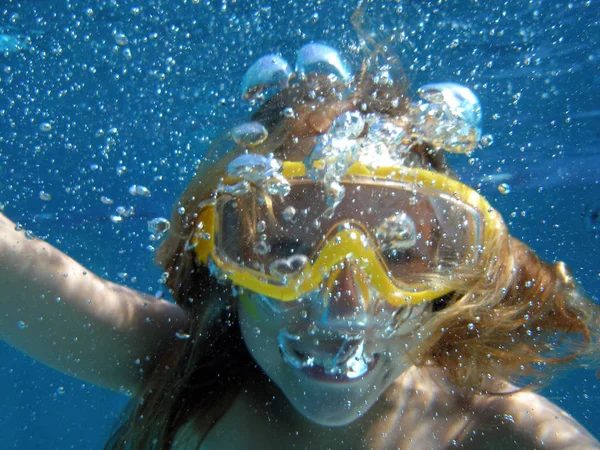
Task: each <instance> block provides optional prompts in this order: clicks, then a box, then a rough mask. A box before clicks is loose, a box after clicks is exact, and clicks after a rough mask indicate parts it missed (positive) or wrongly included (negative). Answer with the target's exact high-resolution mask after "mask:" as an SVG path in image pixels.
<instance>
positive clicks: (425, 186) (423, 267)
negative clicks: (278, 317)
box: [187, 161, 505, 306]
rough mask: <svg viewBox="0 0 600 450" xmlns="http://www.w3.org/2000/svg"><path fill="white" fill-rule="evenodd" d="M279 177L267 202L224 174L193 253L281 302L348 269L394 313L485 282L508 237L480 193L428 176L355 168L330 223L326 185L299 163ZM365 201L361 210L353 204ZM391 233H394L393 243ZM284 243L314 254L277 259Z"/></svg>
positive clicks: (201, 217)
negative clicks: (285, 189)
mask: <svg viewBox="0 0 600 450" xmlns="http://www.w3.org/2000/svg"><path fill="white" fill-rule="evenodd" d="M277 176H278V177H279V178H278V179H279V180H282V179H283V180H284V181H285V182H286V183H289V188H290V189H289V191H290V192H289V193H287V194H286V193H284V194H269V193H268V192H266V190H265V188H264V186H260V185H259V184H257V183H255V182H254V181H252V180H251V181H248V180H247V179H244V177H236V176H231V175H226V176H225V177H224V178H223V179H222V181H221V183H220V184H219V187H218V188H217V189H216V190H215V191H214V192H213V196H212V197H211V198H210V199H208V200H206V201H204V202H202V203H201V205H200V210H199V212H198V216H197V222H196V227H195V229H194V232H193V233H192V235H191V236H190V238H189V240H188V245H187V247H188V248H189V249H193V251H194V252H195V255H196V260H197V262H198V263H199V264H202V265H208V266H210V267H212V268H213V269H214V270H216V271H217V273H218V275H219V278H221V279H226V280H229V281H231V282H232V283H233V284H234V285H236V286H239V287H242V288H244V289H248V290H251V291H254V292H257V293H259V294H261V295H264V296H267V297H270V298H273V299H276V300H280V301H283V302H287V301H292V300H296V299H299V298H301V297H302V296H304V295H306V294H308V293H310V292H312V291H315V290H318V289H320V288H322V287H323V286H324V285H327V283H328V282H329V281H328V279H329V276H330V274H331V273H334V272H336V271H339V268H340V267H341V265H344V264H350V266H351V267H352V270H353V273H355V274H356V276H357V279H358V281H359V282H360V283H363V284H365V283H366V284H368V285H370V286H372V287H374V288H375V289H376V290H377V291H378V293H379V294H380V295H381V296H382V297H383V298H385V299H386V301H387V302H388V303H390V304H392V305H395V306H405V305H409V304H412V305H416V304H421V303H423V302H428V301H432V300H434V299H436V298H439V297H441V296H443V295H445V294H447V293H449V292H451V291H453V290H456V287H457V286H458V285H463V286H464V285H465V284H467V283H470V282H472V281H473V279H475V278H477V277H480V276H481V273H482V271H483V268H484V267H485V266H486V265H487V264H489V262H490V260H491V255H490V248H491V247H493V246H490V245H489V243H491V242H493V241H494V238H495V237H497V236H498V234H499V233H502V232H503V230H504V229H505V225H504V222H503V220H502V217H501V216H500V214H498V213H497V212H496V211H495V210H494V209H493V208H492V207H491V206H490V205H489V203H488V202H487V201H486V199H485V198H484V197H482V196H481V195H479V194H478V193H477V192H476V191H475V190H473V189H471V188H470V187H468V186H466V185H464V184H462V183H460V182H459V181H457V180H454V179H452V178H449V177H447V176H445V175H442V174H440V173H436V172H432V171H428V170H424V169H418V168H408V167H377V168H370V167H367V166H365V165H363V164H361V163H359V162H355V163H354V164H353V165H351V166H350V167H349V169H348V170H347V171H346V173H345V174H344V176H343V177H342V178H341V179H340V180H339V185H340V186H344V187H345V189H346V191H347V192H346V193H345V200H342V202H341V203H340V204H339V205H338V206H334V207H333V208H331V202H330V203H329V205H330V208H329V210H328V212H327V213H326V214H325V213H324V212H323V211H325V209H326V208H325V205H322V204H323V203H324V202H327V198H326V197H327V195H328V194H327V186H325V185H324V183H323V182H322V181H314V180H313V179H312V178H311V177H310V176H309V170H308V169H307V167H306V165H305V164H304V163H303V162H297V161H288V162H282V163H281V170H280V171H279V172H278V174H277ZM361 196H363V197H364V198H363V200H362V202H363V203H364V204H363V205H356V203H355V200H356V197H361ZM344 202H345V203H344ZM313 204H315V205H319V207H317V206H314V208H313V207H312V206H311V205H313ZM396 204H397V205H398V207H396V206H395V205H396ZM286 205H287V206H286ZM290 205H294V206H293V207H291V206H290ZM290 208H292V209H293V210H294V211H295V212H296V217H297V220H298V221H296V222H295V221H294V219H293V218H290V211H291V210H290ZM311 208H312V209H314V211H312V212H311ZM319 208H320V209H319ZM324 208H325V209H324ZM378 208H379V209H378ZM240 210H242V211H241V212H240ZM385 210H387V212H386V211H385ZM307 211H308V212H307ZM407 212H408V213H407ZM286 214H287V215H286ZM386 214H387V215H386ZM279 216H282V217H285V220H284V219H280V218H278V217H279ZM407 217H409V219H407ZM309 219H310V224H312V225H311V226H313V228H312V229H311V230H309V229H308V228H309V225H308V224H309ZM380 220H382V223H383V225H378V221H380ZM302 221H304V222H302ZM299 222H302V223H303V224H302V225H301V224H300V223H299ZM323 224H324V225H323ZM390 229H395V230H396V233H397V234H396V235H394V237H393V239H391V241H390V239H389V236H388V237H386V236H387V235H389V234H390V233H389V230H390ZM398 229H400V231H399V232H398V231H397V230H398ZM407 230H408V231H407ZM431 230H433V231H431ZM298 233H300V235H299V234H298ZM386 233H387V235H386ZM265 236H266V237H265ZM271 236H273V237H272V238H271ZM298 236H300V237H298ZM382 236H383V238H382ZM282 238H283V239H287V240H288V241H291V242H292V243H298V244H304V241H308V242H310V244H311V245H308V246H304V248H299V249H290V250H289V252H288V253H289V254H287V256H285V257H283V258H279V257H278V255H277V254H276V253H277V251H276V249H275V246H277V245H279V244H278V243H279V242H280V241H281V239H282ZM386 239H387V240H386ZM301 241H303V242H301ZM389 242H391V245H389ZM436 242H437V243H436ZM440 242H441V243H440ZM263 243H264V245H262V244H263ZM259 244H260V245H262V247H261V249H260V250H259V249H257V245H259ZM398 249H399V254H400V256H398V255H399V254H398V251H397V250H398ZM411 252H412V254H411ZM281 261H284V266H285V268H286V270H285V271H284V272H285V273H283V274H282V271H281V270H279V269H278V267H279V266H277V264H279V265H281V264H282V263H281Z"/></svg>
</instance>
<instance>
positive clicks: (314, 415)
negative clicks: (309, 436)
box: [290, 398, 374, 427]
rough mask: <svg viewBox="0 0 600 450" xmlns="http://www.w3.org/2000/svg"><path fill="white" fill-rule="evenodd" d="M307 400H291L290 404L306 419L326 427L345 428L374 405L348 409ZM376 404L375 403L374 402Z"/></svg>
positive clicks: (342, 406) (343, 406) (328, 403)
mask: <svg viewBox="0 0 600 450" xmlns="http://www.w3.org/2000/svg"><path fill="white" fill-rule="evenodd" d="M306 400H307V399H304V398H303V399H297V400H296V401H294V400H291V399H290V402H291V403H292V405H293V406H294V408H295V409H296V411H298V413H300V414H301V415H302V416H304V417H305V418H306V419H308V420H310V421H311V422H313V423H316V424H318V425H322V426H324V427H343V426H346V425H348V424H350V423H352V422H354V421H355V420H357V419H359V418H360V417H361V416H363V415H364V414H365V413H366V412H367V411H368V410H369V408H370V407H371V406H373V404H369V405H365V404H363V406H362V408H357V407H352V406H351V407H347V406H345V405H339V404H338V405H334V404H332V403H330V402H327V401H325V402H321V403H322V404H320V405H315V404H310V405H308V404H307V401H306ZM373 403H374V402H373Z"/></svg>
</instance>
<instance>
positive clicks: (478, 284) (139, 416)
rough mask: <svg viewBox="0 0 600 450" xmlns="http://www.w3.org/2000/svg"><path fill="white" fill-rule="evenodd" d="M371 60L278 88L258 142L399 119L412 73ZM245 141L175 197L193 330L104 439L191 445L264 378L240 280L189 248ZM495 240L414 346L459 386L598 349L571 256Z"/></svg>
mask: <svg viewBox="0 0 600 450" xmlns="http://www.w3.org/2000/svg"><path fill="white" fill-rule="evenodd" d="M388 62H389V61H388ZM392 62H393V61H392ZM368 63H372V61H369V62H368ZM368 63H367V64H366V66H368V65H369V64H368ZM371 69H372V68H371V67H365V68H364V70H363V71H362V73H361V75H360V76H358V77H357V78H356V81H355V82H354V83H353V84H352V85H350V86H348V85H347V84H345V83H342V82H341V81H335V80H332V79H331V78H327V77H324V76H313V77H309V79H307V80H304V81H302V82H297V83H294V84H293V85H292V86H290V87H288V88H286V89H284V90H282V91H281V92H279V93H277V94H276V95H274V96H273V97H272V98H271V99H269V100H268V101H266V102H265V103H264V104H263V105H261V106H260V107H259V109H258V110H257V111H256V112H255V113H254V114H253V116H252V118H251V120H254V121H258V122H260V123H261V124H263V125H264V126H265V127H266V129H267V130H268V133H269V134H268V138H267V140H266V141H265V142H264V143H263V144H262V145H261V146H259V147H257V148H254V149H253V150H252V151H253V152H255V153H263V154H273V155H274V156H275V157H278V158H281V159H288V160H290V159H291V160H302V159H303V158H304V157H305V156H306V154H307V152H309V151H310V150H311V149H312V147H313V146H314V138H315V136H317V135H319V134H322V133H323V132H325V131H327V129H328V128H329V126H330V124H331V122H332V121H333V120H334V119H335V118H336V117H337V116H339V115H340V114H342V113H343V112H345V111H361V112H363V113H365V114H368V113H377V114H380V115H382V116H385V117H388V118H389V119H390V120H402V118H403V117H405V115H406V111H407V107H408V104H409V98H408V96H407V85H406V83H405V81H404V80H403V79H398V80H395V81H396V82H395V83H392V84H390V83H387V82H386V83H384V84H381V83H380V82H378V77H377V76H376V73H375V74H374V73H373V70H371ZM375 72H376V71H375ZM285 108H292V109H293V111H294V115H293V117H292V116H290V115H289V114H282V111H283V110H284V109H285ZM223 146H225V147H226V148H227V152H226V153H225V154H223V153H222V152H221V151H220V148H222V147H223ZM242 151H243V148H239V147H236V146H235V145H233V144H231V141H230V136H229V135H228V134H225V135H224V136H222V137H221V138H220V139H218V140H217V142H216V143H215V145H214V148H212V149H211V150H210V151H209V156H208V158H207V161H206V162H204V163H203V164H201V165H200V167H199V168H198V171H197V173H196V175H195V177H194V179H193V180H192V181H191V183H190V184H189V186H188V188H187V189H186V190H185V192H184V193H183V194H182V195H181V197H180V199H179V201H178V202H177V204H176V205H175V208H174V212H173V215H172V227H171V230H170V232H169V235H168V236H167V238H166V240H165V241H164V242H163V244H162V246H161V247H160V249H159V250H158V253H157V262H158V263H159V264H160V265H162V266H163V267H164V270H165V272H166V273H167V274H168V278H167V281H166V284H167V286H168V288H169V289H170V291H171V293H172V295H173V298H174V299H175V301H176V302H177V304H178V305H179V306H181V307H182V308H183V309H185V310H186V311H187V312H188V314H189V316H190V317H191V321H190V323H191V325H190V329H189V330H187V334H189V339H182V340H179V341H178V342H177V344H176V348H175V349H173V350H172V351H170V352H168V354H165V355H162V357H161V358H162V359H161V360H160V361H159V362H158V364H157V365H156V368H155V369H154V370H153V371H152V372H151V373H149V374H147V378H146V380H145V384H144V387H143V390H142V392H141V394H140V396H139V397H137V398H135V399H133V400H132V401H131V405H130V407H129V409H128V411H127V414H126V416H125V418H124V420H123V421H122V422H121V424H120V426H119V428H118V429H117V431H116V432H115V434H114V435H113V437H112V438H111V439H110V441H109V442H108V444H107V448H113V449H117V448H119V449H120V448H149V449H150V448H170V447H171V446H172V445H173V443H174V441H175V438H176V437H177V442H178V443H181V442H182V441H183V442H185V443H186V448H187V447H199V446H200V444H201V441H202V437H203V436H206V434H207V433H208V431H209V430H210V429H211V427H212V426H213V425H214V424H215V423H216V422H217V421H218V420H219V419H220V418H221V417H222V416H223V414H225V412H226V411H227V410H228V409H229V407H230V406H231V404H232V403H233V401H234V400H235V398H236V396H237V395H238V393H239V392H240V390H241V389H242V387H244V386H246V387H248V385H249V383H253V381H254V380H256V379H257V377H261V376H264V375H263V374H262V373H261V371H260V369H259V368H258V367H257V365H256V363H255V362H254V361H253V359H252V357H251V355H250V354H249V352H248V351H247V349H246V348H245V346H244V342H243V339H242V336H241V332H240V328H239V326H238V320H237V307H238V304H237V301H236V298H235V297H234V295H233V294H232V291H231V287H230V286H226V285H223V284H220V283H219V282H217V281H216V280H215V279H214V278H213V277H211V275H210V273H209V271H208V269H207V267H205V266H203V265H200V264H198V263H197V261H196V257H195V254H194V252H193V251H191V250H189V249H188V248H187V247H186V242H187V241H188V239H189V238H190V236H191V234H192V232H193V229H194V225H195V223H196V219H197V213H198V208H199V207H198V205H199V203H200V202H202V201H203V200H205V199H206V198H208V197H209V196H210V194H211V192H212V191H213V190H214V189H215V187H216V185H217V184H218V182H219V178H220V177H221V176H222V175H223V172H224V169H225V167H226V165H227V163H228V162H229V161H231V160H232V159H233V158H234V157H235V156H237V155H239V154H240V153H241V152H242ZM411 151H412V159H409V164H410V163H411V161H412V162H413V163H414V164H415V165H416V166H419V167H424V168H426V169H428V170H435V171H437V172H441V173H444V174H446V175H447V176H453V174H452V172H451V170H450V168H449V167H448V165H447V164H446V161H445V158H444V155H443V153H442V152H441V151H436V150H434V149H432V148H429V147H428V146H427V145H426V144H415V145H413V147H412V150H411ZM210 155H216V156H215V158H216V159H214V160H210ZM182 208H183V210H184V211H185V212H184V213H183V214H181V211H182ZM486 246H488V247H489V250H490V251H489V252H488V253H489V254H490V255H491V256H490V257H489V258H488V261H486V263H485V267H484V270H483V271H482V273H481V277H480V278H479V279H478V280H476V281H475V282H472V283H470V284H469V285H466V286H459V285H457V287H456V289H455V291H454V292H452V293H451V294H448V295H446V296H444V297H443V298H440V299H438V300H436V301H435V302H433V303H432V308H433V311H434V313H433V314H432V315H431V318H430V319H428V320H427V322H426V323H424V324H423V328H422V330H420V331H421V334H422V336H423V339H422V342H421V344H420V345H419V346H418V347H417V348H415V349H414V350H413V352H412V354H411V355H410V358H411V359H412V361H413V362H414V364H415V365H417V366H427V365H432V366H438V367H441V368H443V369H444V370H445V371H447V376H448V378H449V379H451V380H452V381H453V382H454V383H456V384H457V385H461V386H467V387H471V388H473V389H474V392H485V386H486V382H487V381H488V380H490V379H493V380H518V379H522V377H523V376H527V375H538V374H539V373H543V372H544V370H545V369H548V368H549V367H551V366H558V365H559V364H562V363H565V362H568V361H572V360H574V359H575V358H576V357H578V356H580V355H581V354H583V353H587V352H589V351H590V348H593V345H592V344H593V343H595V342H596V341H597V338H598V313H597V307H596V306H595V305H594V304H593V303H592V302H591V301H589V300H588V299H587V298H586V297H585V296H584V295H583V294H582V293H581V291H580V289H579V288H578V287H577V286H576V284H575V282H574V281H573V278H572V277H571V275H570V274H569V271H568V269H567V267H566V266H565V265H564V264H563V263H556V264H549V263H545V262H543V261H541V260H540V259H539V258H538V257H537V256H536V255H535V253H534V252H533V251H532V250H530V249H529V248H528V247H527V246H526V245H524V244H523V243H521V242H519V241H518V240H516V239H514V238H512V237H511V236H510V235H509V234H508V231H507V230H506V228H505V227H504V228H503V230H501V232H499V233H498V237H497V238H496V239H495V240H494V241H493V242H489V243H486ZM248 388H249V389H251V386H249V387H248ZM185 439H188V440H187V441H185Z"/></svg>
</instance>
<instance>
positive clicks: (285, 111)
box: [281, 107, 295, 119]
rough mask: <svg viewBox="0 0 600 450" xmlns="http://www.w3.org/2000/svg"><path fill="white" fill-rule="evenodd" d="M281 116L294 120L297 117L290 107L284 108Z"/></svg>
mask: <svg viewBox="0 0 600 450" xmlns="http://www.w3.org/2000/svg"><path fill="white" fill-rule="evenodd" d="M281 115H282V116H283V117H287V118H288V119H293V118H294V116H295V113H294V110H293V109H292V108H290V107H287V108H284V109H283V111H281Z"/></svg>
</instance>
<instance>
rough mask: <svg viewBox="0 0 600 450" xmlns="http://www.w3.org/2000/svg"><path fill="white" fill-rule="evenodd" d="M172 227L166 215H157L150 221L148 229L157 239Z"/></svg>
mask: <svg viewBox="0 0 600 450" xmlns="http://www.w3.org/2000/svg"><path fill="white" fill-rule="evenodd" d="M170 228H171V223H170V222H169V221H168V220H167V219H165V218H164V217H157V218H155V219H152V220H149V221H148V231H149V232H150V234H152V235H153V236H154V237H155V239H160V238H161V237H162V236H163V235H164V234H165V233H166V232H167V231H169V229H170Z"/></svg>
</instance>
